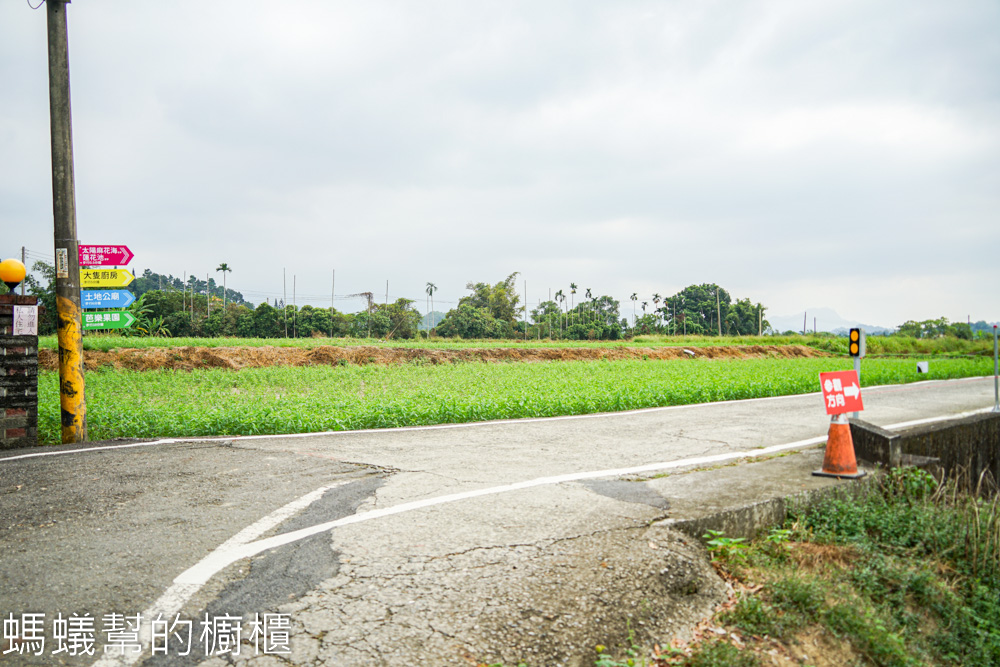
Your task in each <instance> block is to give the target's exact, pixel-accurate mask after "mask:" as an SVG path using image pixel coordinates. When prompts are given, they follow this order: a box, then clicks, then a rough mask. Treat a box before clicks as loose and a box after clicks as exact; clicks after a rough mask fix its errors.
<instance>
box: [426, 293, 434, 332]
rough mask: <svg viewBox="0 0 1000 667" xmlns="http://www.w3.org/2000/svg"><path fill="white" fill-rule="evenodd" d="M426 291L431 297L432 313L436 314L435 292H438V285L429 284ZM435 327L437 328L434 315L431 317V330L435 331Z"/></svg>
mask: <svg viewBox="0 0 1000 667" xmlns="http://www.w3.org/2000/svg"><path fill="white" fill-rule="evenodd" d="M425 291H426V292H427V296H428V297H430V300H431V313H433V312H434V292H436V291H437V285H435V284H434V283H427V289H426V290H425ZM435 326H436V323H435V322H434V315H433V314H432V315H431V329H433V328H434V327H435Z"/></svg>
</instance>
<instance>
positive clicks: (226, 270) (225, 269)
mask: <svg viewBox="0 0 1000 667" xmlns="http://www.w3.org/2000/svg"><path fill="white" fill-rule="evenodd" d="M215 270H216V272H218V271H222V314H223V316H225V314H226V274H227V273H232V271H233V270H232V269H231V268H229V265H228V264H226V263H225V262H223V263H222V264H219V266H217V267H215Z"/></svg>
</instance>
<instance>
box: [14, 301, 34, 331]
mask: <svg viewBox="0 0 1000 667" xmlns="http://www.w3.org/2000/svg"><path fill="white" fill-rule="evenodd" d="M14 335H15V336H37V335H38V306H14Z"/></svg>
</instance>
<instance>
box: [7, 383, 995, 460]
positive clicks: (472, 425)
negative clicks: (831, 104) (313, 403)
mask: <svg viewBox="0 0 1000 667" xmlns="http://www.w3.org/2000/svg"><path fill="white" fill-rule="evenodd" d="M992 379H993V376H992V375H990V376H977V377H967V378H956V379H951V380H920V381H918V382H907V383H905V384H886V385H877V386H873V387H865V389H864V391H865V393H878V392H879V390H886V389H888V390H891V391H900V390H904V389H906V388H909V387H916V386H919V385H924V384H931V383H937V382H956V383H957V382H970V381H986V380H992ZM821 395H822V392H818V391H815V392H809V393H807V394H785V395H783V396H762V397H760V398H741V399H738V400H735V401H713V402H711V403H689V404H687V405H665V406H661V407H657V408H637V409H635V410H625V411H622V412H592V413H588V414H585V415H562V416H559V417H527V418H525V419H494V420H491V421H482V422H465V423H462V424H429V425H427V426H401V427H399V428H368V429H358V430H353V431H351V430H347V431H319V432H315V433H276V434H272V435H232V436H219V437H215V438H191V437H183V438H164V439H162V440H152V441H149V442H132V443H129V444H126V445H108V446H106V447H83V448H78V449H61V450H58V451H51V452H32V453H30V454H18V455H17V456H6V457H0V463H6V462H8V461H20V460H23V459H34V458H39V457H42V456H64V455H67V454H83V453H86V452H106V451H112V450H116V449H131V448H135V447H157V446H160V445H175V444H179V443H199V442H208V443H212V442H235V441H237V440H241V441H242V440H273V439H277V438H282V439H286V438H287V439H295V438H316V437H321V436H322V437H329V436H347V435H358V434H370V433H396V432H400V431H404V432H405V431H438V430H445V429H452V428H476V427H481V426H496V425H498V424H534V423H538V422H550V421H565V420H570V419H596V418H599V417H627V416H631V415H636V414H642V413H644V412H666V411H670V410H691V409H695V408H703V407H709V406H715V405H725V404H732V403H750V402H755V401H781V400H787V399H792V398H802V397H803V396H821ZM970 414H971V413H970ZM948 419H950V417H948ZM887 428H888V427H887Z"/></svg>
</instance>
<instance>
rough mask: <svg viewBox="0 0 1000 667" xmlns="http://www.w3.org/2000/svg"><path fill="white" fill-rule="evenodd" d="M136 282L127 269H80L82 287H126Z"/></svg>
mask: <svg viewBox="0 0 1000 667" xmlns="http://www.w3.org/2000/svg"><path fill="white" fill-rule="evenodd" d="M133 280H135V276H133V275H132V274H131V273H130V272H129V271H128V270H127V269H80V287H81V288H94V287H125V286H126V285H128V284H129V283H131V282H132V281H133Z"/></svg>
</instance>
